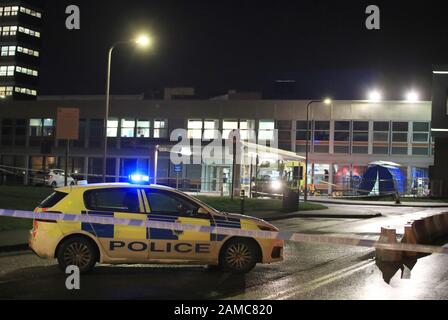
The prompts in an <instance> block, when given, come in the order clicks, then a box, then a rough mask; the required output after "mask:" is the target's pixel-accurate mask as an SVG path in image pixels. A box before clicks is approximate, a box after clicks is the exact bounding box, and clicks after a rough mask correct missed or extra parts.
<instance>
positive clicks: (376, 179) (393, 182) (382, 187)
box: [358, 161, 405, 195]
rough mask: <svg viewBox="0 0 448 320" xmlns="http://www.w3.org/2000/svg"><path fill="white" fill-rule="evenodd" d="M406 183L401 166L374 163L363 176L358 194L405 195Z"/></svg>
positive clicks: (389, 163) (388, 163) (380, 162)
mask: <svg viewBox="0 0 448 320" xmlns="http://www.w3.org/2000/svg"><path fill="white" fill-rule="evenodd" d="M404 183H405V181H404V179H403V175H402V172H401V170H400V168H399V165H397V164H395V163H391V162H382V161H379V162H373V163H371V164H370V165H369V167H368V168H367V171H366V172H365V173H364V175H363V176H362V179H361V183H360V185H359V189H358V193H359V194H362V195H383V194H391V193H396V192H399V193H403V192H404V189H405V186H404Z"/></svg>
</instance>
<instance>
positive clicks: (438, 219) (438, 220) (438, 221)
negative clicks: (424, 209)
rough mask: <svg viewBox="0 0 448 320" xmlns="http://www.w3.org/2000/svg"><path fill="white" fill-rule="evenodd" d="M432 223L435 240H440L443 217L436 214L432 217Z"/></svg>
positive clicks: (442, 233) (442, 232)
mask: <svg viewBox="0 0 448 320" xmlns="http://www.w3.org/2000/svg"><path fill="white" fill-rule="evenodd" d="M433 222H434V227H435V236H436V238H440V237H442V236H443V235H444V231H443V215H441V214H437V215H435V216H433Z"/></svg>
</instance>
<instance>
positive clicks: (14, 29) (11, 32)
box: [1, 26, 17, 36]
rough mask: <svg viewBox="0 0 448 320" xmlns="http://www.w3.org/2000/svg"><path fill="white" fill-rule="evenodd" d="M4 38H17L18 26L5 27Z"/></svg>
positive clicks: (3, 30) (3, 28) (3, 29)
mask: <svg viewBox="0 0 448 320" xmlns="http://www.w3.org/2000/svg"><path fill="white" fill-rule="evenodd" d="M1 30H2V36H15V35H16V34H17V26H3V27H2V29H1Z"/></svg>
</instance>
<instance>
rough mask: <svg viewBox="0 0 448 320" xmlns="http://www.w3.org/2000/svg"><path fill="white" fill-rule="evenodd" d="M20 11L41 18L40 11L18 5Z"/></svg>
mask: <svg viewBox="0 0 448 320" xmlns="http://www.w3.org/2000/svg"><path fill="white" fill-rule="evenodd" d="M20 12H22V13H25V14H28V15H30V16H33V17H36V18H39V19H40V18H42V13H40V12H37V11H34V10H31V9H28V8H25V7H20Z"/></svg>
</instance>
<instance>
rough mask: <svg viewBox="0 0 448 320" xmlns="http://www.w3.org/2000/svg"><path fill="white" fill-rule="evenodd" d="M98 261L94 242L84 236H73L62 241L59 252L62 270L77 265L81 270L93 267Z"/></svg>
mask: <svg viewBox="0 0 448 320" xmlns="http://www.w3.org/2000/svg"><path fill="white" fill-rule="evenodd" d="M96 261H97V257H96V251H95V248H94V246H93V245H92V243H91V242H90V241H89V240H87V239H84V238H81V237H79V238H72V239H68V240H66V241H65V242H64V243H62V245H61V247H60V249H59V252H58V262H59V266H60V267H61V269H62V270H64V271H65V269H66V268H67V267H68V266H70V265H75V266H77V267H78V268H79V270H80V271H81V272H88V271H90V270H92V269H93V267H94V266H95V264H96Z"/></svg>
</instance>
